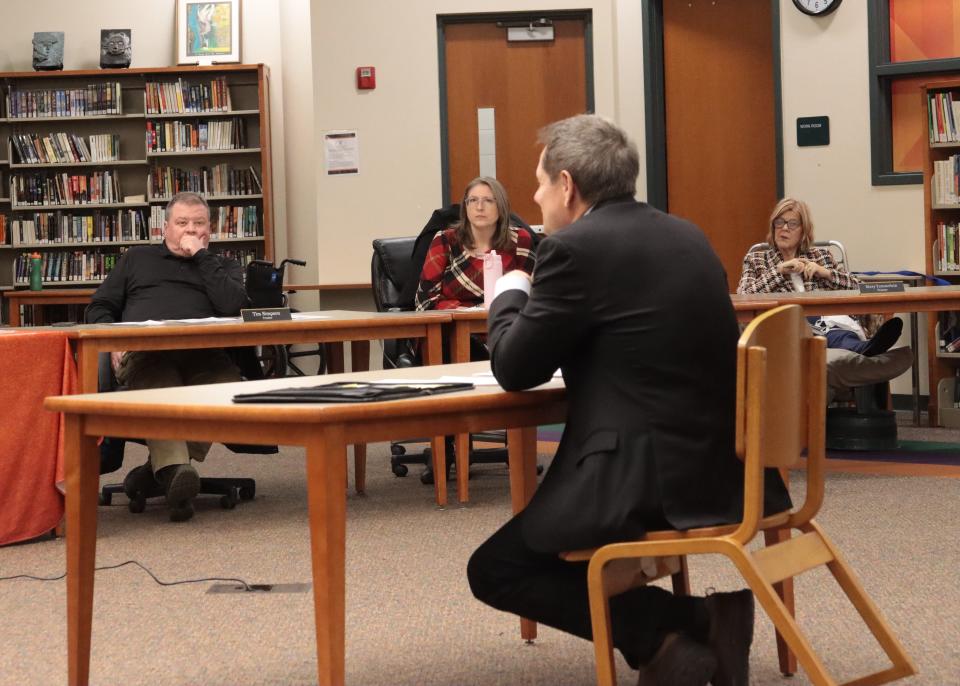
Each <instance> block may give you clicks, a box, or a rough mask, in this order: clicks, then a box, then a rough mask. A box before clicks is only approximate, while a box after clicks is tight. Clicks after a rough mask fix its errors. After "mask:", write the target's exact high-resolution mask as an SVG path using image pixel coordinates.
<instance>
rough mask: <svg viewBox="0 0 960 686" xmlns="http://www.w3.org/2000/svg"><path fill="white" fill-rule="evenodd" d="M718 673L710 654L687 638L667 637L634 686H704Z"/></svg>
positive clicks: (711, 652)
mask: <svg viewBox="0 0 960 686" xmlns="http://www.w3.org/2000/svg"><path fill="white" fill-rule="evenodd" d="M716 670H717V658H716V657H715V656H714V654H713V651H712V650H710V648H708V647H707V646H705V645H703V644H702V643H698V642H697V641H695V640H693V639H692V638H690V637H689V636H687V635H686V634H667V636H666V638H664V639H663V644H662V645H661V646H660V649H659V650H658V651H657V653H656V655H654V656H653V659H652V660H650V662H649V664H646V665H641V666H640V679H639V681H637V686H707V684H708V683H709V682H710V677H712V676H713V675H714V673H715V672H716Z"/></svg>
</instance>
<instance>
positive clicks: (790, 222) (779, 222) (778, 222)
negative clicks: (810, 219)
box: [773, 217, 803, 230]
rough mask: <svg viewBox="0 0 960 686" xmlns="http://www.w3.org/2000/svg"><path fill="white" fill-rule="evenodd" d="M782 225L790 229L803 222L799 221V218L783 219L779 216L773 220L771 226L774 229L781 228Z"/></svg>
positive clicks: (797, 227) (798, 226) (797, 226)
mask: <svg viewBox="0 0 960 686" xmlns="http://www.w3.org/2000/svg"><path fill="white" fill-rule="evenodd" d="M784 226H786V227H787V228H788V229H791V230H793V229H799V228H800V227H801V226H803V222H801V221H800V220H799V219H787V220H784V219H781V218H780V217H777V218H776V219H774V220H773V227H774V228H775V229H782V228H783V227H784Z"/></svg>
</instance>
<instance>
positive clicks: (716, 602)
mask: <svg viewBox="0 0 960 686" xmlns="http://www.w3.org/2000/svg"><path fill="white" fill-rule="evenodd" d="M704 602H705V603H706V606H707V614H708V615H709V616H710V631H709V634H708V638H707V641H708V644H709V646H710V649H711V650H712V651H713V654H714V655H715V656H716V660H717V672H716V674H714V675H713V679H712V680H711V681H710V683H711V684H713V686H748V685H749V683H750V644H751V643H752V642H753V593H752V592H751V591H750V590H749V589H745V590H743V591H736V592H735V593H714V594H713V595H708V596H707V597H706V598H704Z"/></svg>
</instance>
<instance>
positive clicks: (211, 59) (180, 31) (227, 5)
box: [175, 0, 240, 64]
mask: <svg viewBox="0 0 960 686" xmlns="http://www.w3.org/2000/svg"><path fill="white" fill-rule="evenodd" d="M175 1H176V3H177V9H176V14H177V30H176V36H177V64H214V63H217V64H222V63H225V62H240V0H211V1H208V2H201V1H200V0H175Z"/></svg>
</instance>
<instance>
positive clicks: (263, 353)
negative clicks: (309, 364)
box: [257, 345, 289, 379]
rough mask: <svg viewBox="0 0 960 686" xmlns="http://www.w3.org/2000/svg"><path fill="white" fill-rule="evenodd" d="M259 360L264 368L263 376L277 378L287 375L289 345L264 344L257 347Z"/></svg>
mask: <svg viewBox="0 0 960 686" xmlns="http://www.w3.org/2000/svg"><path fill="white" fill-rule="evenodd" d="M257 361H258V362H259V363H260V367H261V368H262V369H263V376H264V377H265V378H267V379H276V378H280V377H283V376H286V375H287V363H288V362H289V359H288V357H287V347H286V346H284V345H263V346H258V347H257Z"/></svg>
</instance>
